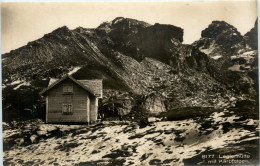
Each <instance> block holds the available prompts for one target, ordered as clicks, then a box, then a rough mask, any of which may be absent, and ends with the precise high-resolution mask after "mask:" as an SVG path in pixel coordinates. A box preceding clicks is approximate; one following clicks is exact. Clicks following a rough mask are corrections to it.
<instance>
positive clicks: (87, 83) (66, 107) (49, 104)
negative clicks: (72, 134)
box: [41, 75, 102, 123]
mask: <svg viewBox="0 0 260 166" xmlns="http://www.w3.org/2000/svg"><path fill="white" fill-rule="evenodd" d="M41 94H42V95H43V96H45V98H46V123H62V122H87V123H94V122H96V121H97V116H98V99H99V98H102V80H76V79H74V78H73V77H72V76H70V75H66V76H64V77H62V78H61V79H59V80H57V81H55V82H54V83H51V84H49V86H48V87H47V88H46V89H44V90H43V91H42V92H41Z"/></svg>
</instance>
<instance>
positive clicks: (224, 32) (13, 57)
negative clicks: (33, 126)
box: [2, 17, 257, 112]
mask: <svg viewBox="0 0 260 166" xmlns="http://www.w3.org/2000/svg"><path fill="white" fill-rule="evenodd" d="M183 33H184V32H183V29H182V28H180V27H176V26H174V25H165V24H158V23H156V24H154V25H150V24H148V23H145V22H143V21H138V20H134V19H129V18H123V17H118V18H116V19H114V20H112V21H110V22H105V23H102V24H101V25H100V26H98V27H97V28H83V27H78V28H75V29H73V30H70V29H69V28H68V27H66V26H63V27H60V28H57V29H56V30H54V31H52V32H51V33H48V34H46V35H44V36H43V37H42V38H40V39H38V40H35V41H32V42H29V43H28V44H27V45H26V46H23V47H20V48H18V49H16V50H12V51H11V52H10V53H7V54H4V55H2V64H3V65H2V66H3V76H2V78H3V87H4V88H3V98H4V99H3V103H4V104H3V105H4V110H6V111H10V110H12V111H13V112H17V110H21V109H24V108H25V107H30V109H32V110H33V109H35V107H38V108H39V107H41V106H42V105H43V103H42V99H41V97H40V96H38V95H36V97H35V98H34V99H33V100H34V101H31V99H30V97H31V96H30V95H29V96H28V99H27V100H28V102H29V101H31V102H32V103H28V102H27V104H28V106H26V105H24V106H19V103H14V101H13V99H12V98H17V101H21V100H23V99H21V97H20V96H23V94H27V93H29V92H32V93H35V94H37V93H38V92H39V91H40V90H42V89H43V88H45V87H46V86H47V85H48V81H49V80H50V79H51V78H60V77H62V76H63V75H64V74H66V73H68V72H70V71H73V70H74V69H75V68H77V69H78V70H77V71H76V72H75V73H73V74H72V75H73V77H75V78H76V79H103V83H104V89H107V90H112V91H121V92H120V93H126V94H127V95H131V94H136V95H144V96H150V95H152V94H160V95H158V96H162V98H161V99H158V101H160V102H161V105H164V106H165V107H166V108H165V109H166V110H171V109H174V108H178V107H187V106H202V107H203V106H213V107H229V106H232V105H233V106H234V102H231V101H229V98H232V97H235V98H236V100H241V99H255V96H256V95H257V91H256V81H257V79H253V78H252V77H253V76H254V75H255V74H256V73H257V70H256V69H257V66H255V64H254V63H255V61H256V58H257V57H256V56H255V54H256V53H257V51H255V49H254V48H251V47H250V46H249V45H250V44H247V43H249V42H250V41H251V39H250V38H249V39H247V40H245V39H244V37H243V36H241V34H240V33H239V32H238V31H237V30H236V28H234V27H233V26H231V25H229V24H228V25H227V23H224V22H220V21H215V22H214V21H213V22H212V24H210V25H209V27H208V28H206V29H205V30H203V31H202V38H201V39H199V40H198V41H196V42H194V43H193V44H191V45H187V44H183V43H182V41H183ZM234 33H235V34H236V35H233V34H234ZM234 36H235V37H234ZM248 36H250V35H248ZM222 41H228V43H229V41H231V42H230V43H229V44H228V47H227V45H226V44H225V43H224V44H223V42H222ZM252 43H253V42H252ZM223 50H224V51H223ZM250 51H251V52H252V51H255V52H252V53H251V54H250V55H245V56H244V54H246V53H248V52H249V53H250ZM242 55H243V56H242ZM241 58H242V59H241ZM239 63H241V64H239ZM236 65H240V66H242V67H243V68H245V69H243V70H240V69H239V70H233V68H232V67H234V66H235V67H236ZM230 68H231V69H232V70H231V69H230ZM250 75H251V76H250ZM223 76H224V77H223ZM238 81H239V82H238ZM16 83H17V84H16ZM28 91H29V92H28ZM17 94H18V95H17ZM216 95H217V96H218V97H216ZM156 96H157V95H156ZM250 96H251V97H250ZM106 97H107V98H109V94H105V98H106ZM40 103H41V104H40ZM149 104H151V103H149ZM10 105H11V106H10ZM148 107H149V106H148Z"/></svg>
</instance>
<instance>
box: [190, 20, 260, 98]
mask: <svg viewBox="0 0 260 166" xmlns="http://www.w3.org/2000/svg"><path fill="white" fill-rule="evenodd" d="M255 33H257V31H255V30H254V28H253V29H252V30H251V31H250V32H248V33H247V34H246V35H245V36H244V37H243V36H241V34H240V33H239V32H238V31H237V29H236V28H234V27H233V26H232V25H229V24H227V23H226V22H223V21H213V22H212V24H210V25H209V26H208V28H206V29H205V30H203V31H202V34H201V37H202V38H201V39H200V40H198V41H196V42H194V43H193V44H192V45H193V46H195V47H197V48H199V50H200V51H201V52H204V53H205V54H207V55H208V57H210V59H209V63H208V66H207V68H208V71H209V73H210V75H211V76H212V77H214V78H215V79H216V80H218V81H220V82H222V83H224V84H226V86H227V87H228V88H233V89H235V91H237V92H238V93H246V94H251V95H253V96H255V95H256V94H257V88H255V86H256V84H257V81H256V80H255V78H252V77H251V76H250V74H249V73H252V72H253V73H255V72H257V71H256V70H255V67H254V63H252V62H253V61H255V60H256V58H257V56H256V55H257V51H256V50H255V48H256V47H255V46H252V44H250V43H254V44H255V45H257V41H256V40H253V39H252V36H253V35H252V34H254V35H255ZM249 36H251V38H250V37H249ZM256 36H257V35H256ZM248 45H249V46H248ZM249 59H250V60H249Z"/></svg>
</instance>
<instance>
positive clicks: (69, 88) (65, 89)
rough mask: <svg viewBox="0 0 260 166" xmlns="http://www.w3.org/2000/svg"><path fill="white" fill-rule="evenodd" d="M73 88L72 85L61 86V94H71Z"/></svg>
mask: <svg viewBox="0 0 260 166" xmlns="http://www.w3.org/2000/svg"><path fill="white" fill-rule="evenodd" d="M72 93H73V86H72V85H64V86H63V94H72Z"/></svg>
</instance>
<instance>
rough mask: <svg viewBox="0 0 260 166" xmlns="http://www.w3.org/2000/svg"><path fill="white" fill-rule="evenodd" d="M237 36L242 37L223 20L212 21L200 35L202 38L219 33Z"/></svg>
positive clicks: (214, 36) (211, 36)
mask: <svg viewBox="0 0 260 166" xmlns="http://www.w3.org/2000/svg"><path fill="white" fill-rule="evenodd" d="M223 34H225V35H228V36H237V37H239V38H242V36H241V34H240V33H239V32H238V31H237V29H236V28H235V27H234V26H232V25H230V24H228V23H226V22H225V21H212V23H211V24H210V25H209V26H208V27H207V28H206V29H204V30H203V31H202V33H201V37H203V38H216V37H218V36H219V35H223Z"/></svg>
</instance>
